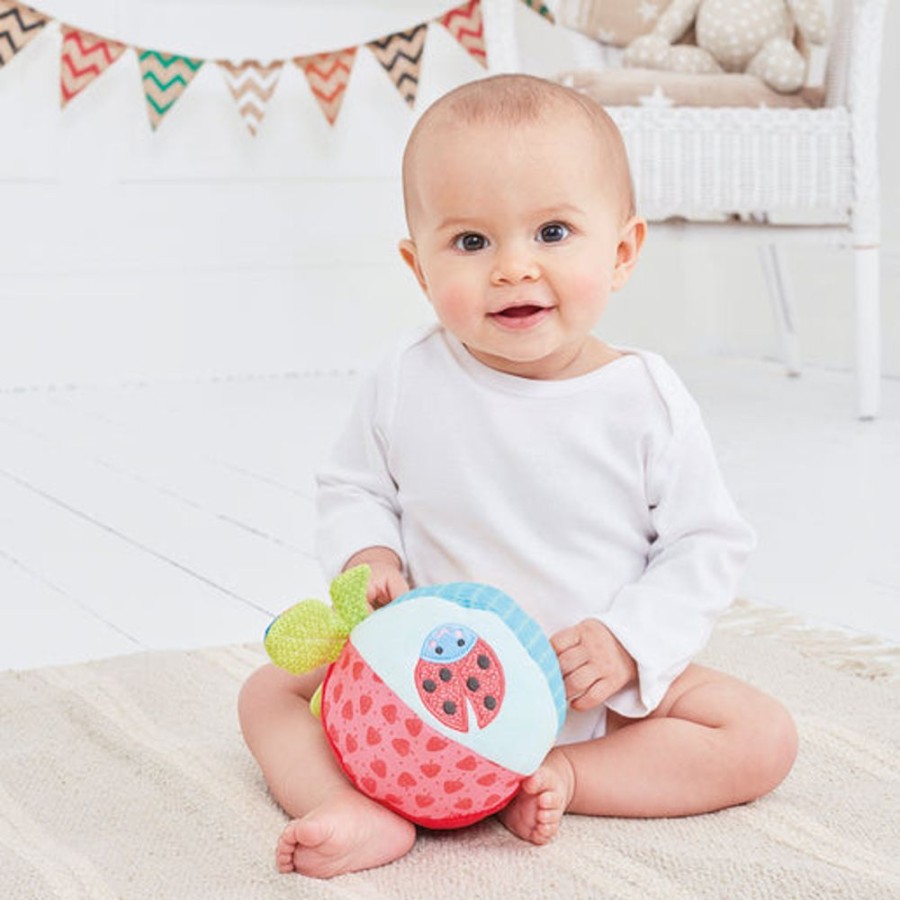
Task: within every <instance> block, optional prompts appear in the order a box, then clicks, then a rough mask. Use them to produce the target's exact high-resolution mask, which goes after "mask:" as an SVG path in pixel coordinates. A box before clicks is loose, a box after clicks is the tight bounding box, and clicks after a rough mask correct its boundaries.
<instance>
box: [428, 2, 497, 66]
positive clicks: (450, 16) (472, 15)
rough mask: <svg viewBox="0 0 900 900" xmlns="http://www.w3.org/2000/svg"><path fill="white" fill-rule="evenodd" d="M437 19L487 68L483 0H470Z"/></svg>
mask: <svg viewBox="0 0 900 900" xmlns="http://www.w3.org/2000/svg"><path fill="white" fill-rule="evenodd" d="M436 21H438V22H440V23H441V25H443V26H444V28H446V29H447V31H449V32H450V34H452V35H453V37H455V38H456V40H458V41H459V43H460V44H461V45H462V46H463V47H464V48H465V49H466V50H468V51H469V54H470V55H471V56H472V57H473V58H474V59H475V61H476V62H478V63H480V64H481V65H482V66H484V68H485V69H486V68H487V46H486V45H485V42H484V19H483V18H482V15H481V0H469V2H468V3H463V5H462V6H457V7H456V9H451V10H450V12H447V13H444V15H442V16H441V17H440V18H439V19H437V20H436Z"/></svg>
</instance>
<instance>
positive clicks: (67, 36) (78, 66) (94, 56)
mask: <svg viewBox="0 0 900 900" xmlns="http://www.w3.org/2000/svg"><path fill="white" fill-rule="evenodd" d="M62 37H63V42H62V51H61V53H60V60H59V63H60V65H59V88H60V99H61V101H62V106H63V107H65V105H66V104H67V103H68V102H69V101H70V100H71V99H72V98H73V97H74V96H75V95H76V94H78V93H79V92H80V91H83V90H84V89H85V88H86V87H87V86H88V85H89V84H90V83H91V82H92V81H93V80H94V79H95V78H97V77H98V76H100V75H102V74H103V73H104V72H105V71H106V70H107V69H108V68H109V67H110V66H111V65H112V64H113V63H114V62H115V61H116V60H117V59H118V58H119V57H120V56H121V55H122V54H123V53H124V52H125V45H124V44H120V43H118V42H117V41H110V40H107V39H106V38H102V37H98V36H97V35H96V34H89V33H88V32H86V31H79V30H78V29H77V28H70V27H69V26H68V25H63V26H62Z"/></svg>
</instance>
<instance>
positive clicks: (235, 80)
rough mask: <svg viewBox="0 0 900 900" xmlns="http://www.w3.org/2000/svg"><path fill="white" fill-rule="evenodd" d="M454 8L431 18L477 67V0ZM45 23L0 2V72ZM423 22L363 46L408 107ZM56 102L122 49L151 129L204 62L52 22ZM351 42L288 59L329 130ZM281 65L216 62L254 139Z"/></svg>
mask: <svg viewBox="0 0 900 900" xmlns="http://www.w3.org/2000/svg"><path fill="white" fill-rule="evenodd" d="M453 2H456V3H457V5H456V6H454V7H452V8H451V9H449V10H448V11H447V12H445V13H442V14H441V15H439V16H437V17H436V18H434V19H433V20H432V21H433V22H436V23H438V24H440V25H442V26H443V27H444V28H446V29H447V31H449V32H450V34H451V35H452V36H453V38H454V39H455V40H456V41H457V43H458V44H459V45H460V46H461V47H462V48H463V49H464V50H465V51H466V52H467V53H468V54H469V55H470V56H471V57H472V58H473V59H474V60H475V61H476V62H477V63H478V64H479V65H480V66H483V67H484V68H485V69H486V68H487V43H486V40H485V26H484V15H483V12H482V0H453ZM522 2H523V3H525V5H526V6H528V7H529V8H530V9H533V10H534V11H535V12H537V13H539V14H540V15H542V16H544V17H545V18H546V19H548V20H549V21H551V22H553V21H554V19H553V14H552V12H551V11H550V9H549V7H548V6H547V4H546V2H544V0H522ZM51 21H53V19H52V18H51V17H50V16H47V15H45V14H44V13H41V12H39V11H37V10H35V9H32V8H31V7H30V6H24V5H23V4H22V3H19V2H17V0H0V69H2V68H3V66H5V65H6V64H7V63H8V62H9V61H10V60H11V59H12V58H13V57H14V56H15V55H16V54H17V53H18V52H19V51H20V50H21V49H22V48H23V47H25V46H26V45H27V44H28V43H29V42H30V41H32V40H33V39H34V38H35V37H37V35H38V34H40V33H41V30H42V29H43V28H44V26H45V25H46V24H47V23H48V22H51ZM430 24H431V22H422V23H420V24H418V25H415V26H414V27H412V28H410V29H408V30H407V31H400V32H397V33H396V34H389V35H387V36H385V37H381V38H377V39H376V40H373V41H369V42H368V43H367V44H366V46H367V47H368V48H369V49H370V50H371V51H372V54H373V55H374V56H375V58H376V59H377V60H378V62H379V63H380V65H381V67H382V68H383V69H384V70H385V72H387V74H388V76H389V77H390V79H391V81H392V82H393V83H394V86H395V87H396V88H397V90H398V91H399V92H400V96H401V97H403V99H404V100H405V101H406V103H407V105H408V106H409V107H413V106H415V103H416V94H417V92H418V87H419V73H420V71H421V68H422V58H423V55H424V52H425V39H426V37H427V35H428V26H429V25H430ZM60 32H61V34H62V48H61V52H60V73H59V84H60V99H61V104H62V107H63V108H65V107H66V106H67V105H68V104H69V103H70V102H71V100H72V99H73V98H74V97H76V96H77V95H78V94H80V93H81V92H82V91H83V90H84V89H85V88H86V87H88V86H89V85H90V84H92V83H93V82H94V81H95V80H96V79H97V78H99V77H100V76H101V75H103V74H104V73H105V72H106V70H107V69H109V67H110V66H111V65H112V64H113V63H114V62H116V60H118V59H119V57H121V56H122V54H123V53H124V52H125V51H126V50H129V49H132V50H134V51H135V53H136V54H137V57H138V64H139V66H140V71H141V80H142V84H143V88H144V97H145V99H146V103H147V111H148V114H149V117H150V125H151V127H152V128H153V130H154V131H155V130H156V129H157V128H158V127H159V125H160V123H161V122H162V120H163V118H164V117H165V116H166V114H167V113H168V112H169V110H170V109H171V108H172V107H173V106H174V104H175V103H176V101H177V100H178V98H179V97H180V96H181V95H182V94H183V93H184V92H185V90H186V89H187V87H188V85H189V84H190V83H191V81H192V80H193V78H194V76H195V75H196V74H197V72H198V71H199V70H200V67H201V66H202V65H203V64H204V62H206V60H204V59H192V58H189V57H187V56H176V55H174V54H168V53H162V52H160V51H159V50H149V49H147V50H142V49H140V48H138V47H135V46H134V45H132V44H123V43H120V42H119V41H114V40H110V39H109V38H105V37H101V36H100V35H97V34H91V33H90V32H87V31H82V30H81V29H79V28H76V27H74V26H71V25H68V24H64V23H62V22H60ZM360 46H362V45H361V44H360V45H357V46H353V47H345V48H344V49H343V50H335V51H329V52H323V53H314V54H309V55H305V56H297V57H294V58H293V62H294V64H295V65H296V66H297V67H298V68H299V69H300V70H301V71H302V72H303V74H304V75H305V76H306V80H307V82H308V83H309V86H310V90H311V91H312V93H313V96H314V97H315V98H316V101H317V102H318V104H319V106H320V107H321V109H322V112H323V113H324V114H325V118H326V119H327V120H328V122H329V124H331V125H334V124H335V122H336V121H337V117H338V114H339V113H340V111H341V108H342V105H343V102H344V97H345V95H346V92H347V87H348V85H349V83H350V73H351V71H352V69H353V66H354V64H355V62H356V52H357V50H359V47H360ZM286 61H287V60H283V59H282V60H275V61H273V62H270V63H268V64H263V63H260V62H257V61H255V60H252V59H245V60H244V61H242V62H229V61H226V60H219V61H217V62H218V65H219V67H220V69H221V71H222V73H223V75H224V78H225V81H226V83H227V85H228V88H229V90H230V91H231V95H232V97H233V98H234V101H235V103H236V104H237V107H238V112H239V113H240V115H241V117H242V118H243V120H244V122H245V124H246V125H247V130H248V131H249V132H250V134H251V135H253V136H255V135H256V134H257V132H258V131H259V128H260V125H261V124H262V120H263V118H264V117H265V114H266V110H267V108H268V104H269V102H270V100H271V99H272V96H273V94H274V93H275V90H276V88H277V86H278V82H279V80H280V77H281V72H282V71H283V68H284V64H285V62H286Z"/></svg>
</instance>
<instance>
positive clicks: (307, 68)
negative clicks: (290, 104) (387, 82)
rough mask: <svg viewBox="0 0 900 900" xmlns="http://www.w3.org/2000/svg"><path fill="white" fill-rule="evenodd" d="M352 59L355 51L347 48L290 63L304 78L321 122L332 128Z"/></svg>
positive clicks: (354, 56)
mask: <svg viewBox="0 0 900 900" xmlns="http://www.w3.org/2000/svg"><path fill="white" fill-rule="evenodd" d="M355 59H356V47H347V48H346V49H344V50H338V51H337V52H336V53H317V54H316V55H315V56H298V57H297V58H296V59H295V60H294V63H295V64H296V65H297V66H298V67H299V68H300V69H301V70H302V71H303V74H304V75H306V80H307V81H308V82H309V87H310V90H311V91H312V92H313V96H314V97H315V98H316V100H318V101H319V106H321V107H322V112H323V113H325V118H326V119H328V123H329V124H330V125H334V123H335V121H336V120H337V117H338V113H339V112H340V111H341V104H342V103H343V102H344V93H345V92H346V90H347V85H348V83H349V82H350V72H351V70H352V69H353V62H354V60H355Z"/></svg>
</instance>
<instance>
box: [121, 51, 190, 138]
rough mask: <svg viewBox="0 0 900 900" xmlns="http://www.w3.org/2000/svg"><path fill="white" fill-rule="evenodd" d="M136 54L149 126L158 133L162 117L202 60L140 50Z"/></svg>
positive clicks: (183, 90) (182, 91) (185, 86)
mask: <svg viewBox="0 0 900 900" xmlns="http://www.w3.org/2000/svg"><path fill="white" fill-rule="evenodd" d="M137 54H138V62H139V63H140V66H141V80H142V82H143V84H144V96H145V97H146V98H147V111H148V112H149V114H150V125H151V127H152V128H153V130H154V131H156V129H157V128H158V127H159V123H160V122H161V121H162V119H163V116H165V115H166V113H168V112H169V110H170V109H171V108H172V107H173V106H174V105H175V101H176V100H177V99H178V98H179V97H180V96H181V95H182V94H183V93H184V92H185V90H186V89H187V86H188V85H189V84H190V83H191V81H192V79H193V77H194V76H195V75H196V74H197V72H198V71H199V69H200V67H201V66H202V65H203V60H202V59H188V58H187V57H186V56H174V55H171V54H167V53H160V52H159V51H157V50H138V51H137Z"/></svg>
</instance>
